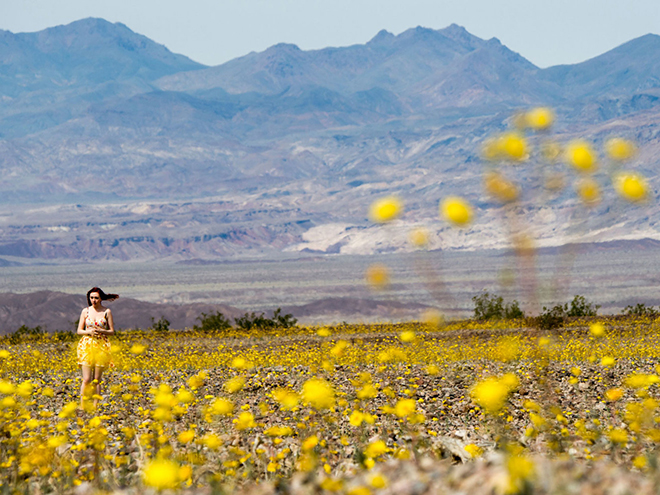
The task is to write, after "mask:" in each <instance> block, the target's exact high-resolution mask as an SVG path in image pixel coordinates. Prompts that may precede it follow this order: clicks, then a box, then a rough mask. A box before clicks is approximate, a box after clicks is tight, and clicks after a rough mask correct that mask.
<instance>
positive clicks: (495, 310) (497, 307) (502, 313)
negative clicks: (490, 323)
mask: <svg viewBox="0 0 660 495" xmlns="http://www.w3.org/2000/svg"><path fill="white" fill-rule="evenodd" d="M472 301H473V302H474V319H475V320H479V321H483V320H502V319H506V320H514V319H516V318H524V317H525V313H524V312H523V311H522V310H521V309H520V305H519V304H518V301H515V300H514V301H513V302H511V303H508V304H506V305H505V304H504V299H503V298H502V296H496V295H495V294H493V295H490V294H489V293H488V292H484V293H483V294H480V295H478V296H474V297H473V298H472Z"/></svg>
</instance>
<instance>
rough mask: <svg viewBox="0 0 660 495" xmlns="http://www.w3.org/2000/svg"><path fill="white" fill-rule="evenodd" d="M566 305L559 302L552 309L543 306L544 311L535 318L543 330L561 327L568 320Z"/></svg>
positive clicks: (537, 324)
mask: <svg viewBox="0 0 660 495" xmlns="http://www.w3.org/2000/svg"><path fill="white" fill-rule="evenodd" d="M566 306H567V305H561V304H558V305H556V306H554V307H553V308H552V309H548V308H546V307H545V306H543V311H542V312H541V314H540V315H538V316H537V317H536V318H535V323H536V326H537V327H538V328H540V329H541V330H552V329H553V328H560V327H562V326H564V323H565V322H566Z"/></svg>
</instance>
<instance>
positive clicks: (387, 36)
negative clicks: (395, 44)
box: [367, 29, 396, 45]
mask: <svg viewBox="0 0 660 495" xmlns="http://www.w3.org/2000/svg"><path fill="white" fill-rule="evenodd" d="M395 38H396V36H394V35H393V34H392V33H390V32H389V31H387V30H386V29H381V30H380V31H378V34H377V35H376V36H374V37H373V38H371V39H370V40H369V41H368V42H367V45H389V44H391V43H392V41H394V39H395Z"/></svg>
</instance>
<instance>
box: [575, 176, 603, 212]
mask: <svg viewBox="0 0 660 495" xmlns="http://www.w3.org/2000/svg"><path fill="white" fill-rule="evenodd" d="M575 190H576V192H577V194H578V196H579V197H580V199H581V200H582V202H583V203H584V204H585V205H587V206H595V205H597V204H598V203H600V186H599V185H598V182H596V181H595V180H593V179H591V178H589V177H585V178H583V179H580V180H579V181H577V183H576V184H575Z"/></svg>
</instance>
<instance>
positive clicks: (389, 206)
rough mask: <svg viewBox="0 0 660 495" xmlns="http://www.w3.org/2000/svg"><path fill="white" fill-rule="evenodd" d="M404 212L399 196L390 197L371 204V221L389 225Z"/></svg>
mask: <svg viewBox="0 0 660 495" xmlns="http://www.w3.org/2000/svg"><path fill="white" fill-rule="evenodd" d="M402 211H403V203H402V201H401V200H400V199H399V198H398V197H397V196H388V197H386V198H381V199H378V200H376V201H374V202H373V203H371V207H370V208H369V219H370V220H371V221H372V222H376V223H387V222H391V221H392V220H394V219H395V218H397V217H398V216H399V215H400V214H401V212H402Z"/></svg>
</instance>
